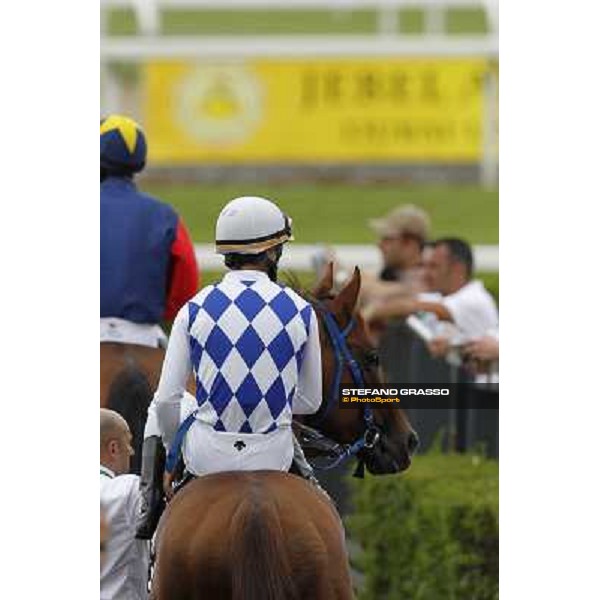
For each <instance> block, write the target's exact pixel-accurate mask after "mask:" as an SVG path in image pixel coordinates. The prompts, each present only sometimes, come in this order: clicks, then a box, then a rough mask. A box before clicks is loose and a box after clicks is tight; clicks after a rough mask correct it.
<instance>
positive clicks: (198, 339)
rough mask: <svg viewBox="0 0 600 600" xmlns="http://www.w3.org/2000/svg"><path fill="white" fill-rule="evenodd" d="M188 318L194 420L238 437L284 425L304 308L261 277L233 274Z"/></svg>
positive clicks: (303, 333)
mask: <svg viewBox="0 0 600 600" xmlns="http://www.w3.org/2000/svg"><path fill="white" fill-rule="evenodd" d="M188 317H189V335H190V350H191V361H192V366H193V369H194V373H195V376H196V387H197V393H196V398H197V401H198V406H199V410H198V415H197V418H198V419H199V420H200V421H203V422H205V423H208V424H210V425H212V426H213V427H214V428H215V429H216V430H218V431H230V432H242V433H267V432H270V431H273V430H275V429H276V428H277V427H279V426H282V425H289V424H290V423H291V420H292V410H291V402H292V398H293V396H294V392H295V390H296V385H297V383H298V374H299V371H300V368H301V365H302V361H303V355H304V350H305V346H306V342H307V339H308V335H309V326H310V320H311V318H314V313H313V309H312V307H311V306H310V304H308V302H306V300H304V299H303V298H301V297H300V296H299V295H298V294H296V293H295V292H294V291H293V290H291V289H289V288H286V287H282V286H280V285H277V284H275V283H273V282H272V281H270V280H269V279H268V277H266V276H264V277H256V276H250V274H248V275H247V278H244V274H243V272H236V273H235V274H234V273H232V274H229V275H226V276H225V277H224V279H223V281H221V282H220V283H218V284H216V285H213V286H208V287H206V288H204V289H203V290H202V291H201V292H200V293H199V294H198V295H197V296H195V297H194V298H193V299H192V300H191V301H190V302H189V304H188Z"/></svg>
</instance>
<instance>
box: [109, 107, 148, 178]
mask: <svg viewBox="0 0 600 600" xmlns="http://www.w3.org/2000/svg"><path fill="white" fill-rule="evenodd" d="M146 153H147V148H146V136H145V135H144V132H143V131H142V128H141V127H140V126H139V125H138V124H137V123H136V122H135V121H134V120H133V119H130V118H129V117H124V116H123V115H109V116H108V117H106V118H105V119H102V120H101V121H100V166H101V167H103V168H105V169H109V170H113V171H115V170H116V171H125V172H132V173H136V172H137V171H141V170H142V169H143V168H144V166H145V164H146Z"/></svg>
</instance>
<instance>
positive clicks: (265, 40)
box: [100, 35, 498, 62]
mask: <svg viewBox="0 0 600 600" xmlns="http://www.w3.org/2000/svg"><path fill="white" fill-rule="evenodd" d="M100 55H101V58H102V59H103V60H123V61H127V62H142V61H146V60H149V59H169V58H170V59H174V58H221V59H226V58H240V57H245V58H257V57H281V58H286V57H287V58H290V57H309V56H319V57H333V56H335V57H346V56H349V57H352V56H370V57H372V56H454V57H457V56H484V57H488V58H494V57H496V56H498V40H497V39H495V38H493V37H482V36H470V37H465V36H463V37H461V38H460V39H454V38H450V37H444V36H439V37H436V38H415V39H413V38H384V39H377V40H376V41H375V40H373V37H372V36H365V35H344V36H323V35H318V36H316V35H315V36H313V35H296V36H292V35H285V36H278V35H269V36H243V37H240V36H211V37H209V38H207V37H192V36H185V37H175V36H166V37H160V38H156V37H135V38H134V37H130V36H128V37H109V38H104V39H103V40H102V44H101V47H100Z"/></svg>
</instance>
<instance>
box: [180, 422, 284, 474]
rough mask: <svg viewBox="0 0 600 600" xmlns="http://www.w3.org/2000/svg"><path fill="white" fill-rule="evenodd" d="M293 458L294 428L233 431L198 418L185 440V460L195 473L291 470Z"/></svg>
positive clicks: (188, 467) (189, 469)
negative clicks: (267, 430)
mask: <svg viewBox="0 0 600 600" xmlns="http://www.w3.org/2000/svg"><path fill="white" fill-rule="evenodd" d="M293 458H294V444H293V439H292V429H291V427H281V428H279V429H276V430H275V431H272V432H271V433H229V432H224V431H215V430H214V429H213V428H212V427H211V426H210V425H207V424H205V423H201V422H200V421H196V422H195V423H194V424H193V425H192V426H191V427H190V429H189V431H188V432H187V435H186V437H185V440H184V442H183V460H184V462H185V465H186V467H187V469H188V471H190V472H191V473H193V474H194V475H205V474H207V473H218V472H220V471H254V470H260V469H269V470H275V471H288V470H289V468H290V466H291V464H292V459H293Z"/></svg>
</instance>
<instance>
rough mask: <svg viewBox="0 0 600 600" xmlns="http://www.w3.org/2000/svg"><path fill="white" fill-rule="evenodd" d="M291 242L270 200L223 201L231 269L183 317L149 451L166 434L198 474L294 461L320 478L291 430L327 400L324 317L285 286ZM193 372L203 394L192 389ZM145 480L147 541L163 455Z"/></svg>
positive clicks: (153, 413)
mask: <svg viewBox="0 0 600 600" xmlns="http://www.w3.org/2000/svg"><path fill="white" fill-rule="evenodd" d="M291 239H292V231H291V222H290V220H289V219H288V217H287V216H286V215H284V214H283V213H282V212H281V210H280V209H279V208H278V207H277V206H276V205H275V204H273V203H272V202H270V201H269V200H266V199H264V198H258V197H249V196H245V197H241V198H236V199H235V200H232V201H231V202H229V204H227V205H226V206H225V208H223V210H222V211H221V214H220V215H219V218H218V220H217V227H216V250H217V252H219V253H221V254H223V255H224V256H225V265H226V266H227V267H228V268H229V269H230V271H229V272H228V273H227V274H226V275H225V276H224V277H223V279H222V280H221V281H220V282H219V283H217V284H215V285H209V286H207V287H205V288H204V289H202V290H201V291H200V292H199V293H198V294H197V295H196V296H194V298H192V299H191V300H190V301H189V302H188V303H187V304H186V305H185V306H184V307H183V308H182V309H181V310H180V311H179V313H178V314H177V317H176V319H175V322H174V324H173V329H172V331H171V336H170V339H169V345H168V347H167V352H166V356H165V360H164V363H163V369H162V374H161V378H160V382H159V385H158V389H157V391H156V395H155V396H154V400H153V402H152V404H151V405H150V408H149V409H148V421H147V423H146V430H145V433H144V438H145V440H144V454H146V452H147V451H148V450H151V451H154V453H155V454H156V451H155V450H156V448H157V446H158V443H157V442H156V443H155V444H154V446H150V444H149V440H150V439H152V438H153V439H155V440H158V439H159V437H160V438H162V440H163V442H164V444H165V446H166V447H167V448H169V449H170V457H169V458H170V461H169V462H172V460H173V459H174V458H176V457H177V456H178V454H179V449H180V448H181V450H182V454H183V460H184V463H185V467H186V470H187V471H188V472H189V473H190V474H192V475H203V474H207V473H214V472H219V471H235V470H255V469H271V470H280V471H288V470H289V469H290V467H291V466H292V461H294V467H295V468H296V469H297V470H298V471H300V474H301V475H303V476H304V477H305V478H307V479H309V480H311V481H313V482H316V478H315V477H314V474H313V471H312V468H311V467H310V465H309V464H308V462H307V461H306V459H305V458H304V454H303V453H302V450H301V448H300V445H299V444H298V442H297V441H296V439H295V437H294V435H293V433H292V427H291V424H292V414H293V413H295V414H308V413H314V412H316V411H317V410H318V408H319V406H320V404H321V397H322V396H321V347H320V341H319V328H318V322H317V318H316V314H315V312H314V310H313V308H312V306H311V305H310V304H309V303H308V302H307V301H306V300H304V299H303V298H301V297H300V296H299V295H298V294H296V293H295V292H294V291H293V290H291V289H290V288H288V287H285V286H283V285H280V284H278V283H277V267H278V262H279V259H280V257H281V253H282V249H283V244H284V243H285V242H287V241H288V240H291ZM191 373H193V375H194V377H195V381H196V398H195V399H194V398H193V397H191V396H190V395H189V394H188V393H187V392H185V387H186V383H187V381H188V377H189V376H190V374H191ZM190 399H191V402H190ZM167 467H169V465H168V464H167ZM152 478H154V480H152ZM316 483H317V485H318V482H316ZM141 486H142V493H143V495H144V500H145V504H144V501H143V504H142V507H143V508H142V519H141V523H140V527H138V533H137V535H138V537H141V538H147V537H151V535H152V532H153V530H154V528H155V526H156V523H157V521H158V517H159V516H160V507H158V508H156V505H157V504H160V501H161V498H162V489H161V486H162V468H161V467H160V466H158V465H157V461H156V460H154V457H152V460H151V459H150V457H147V456H144V458H143V460H142V482H141Z"/></svg>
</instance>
